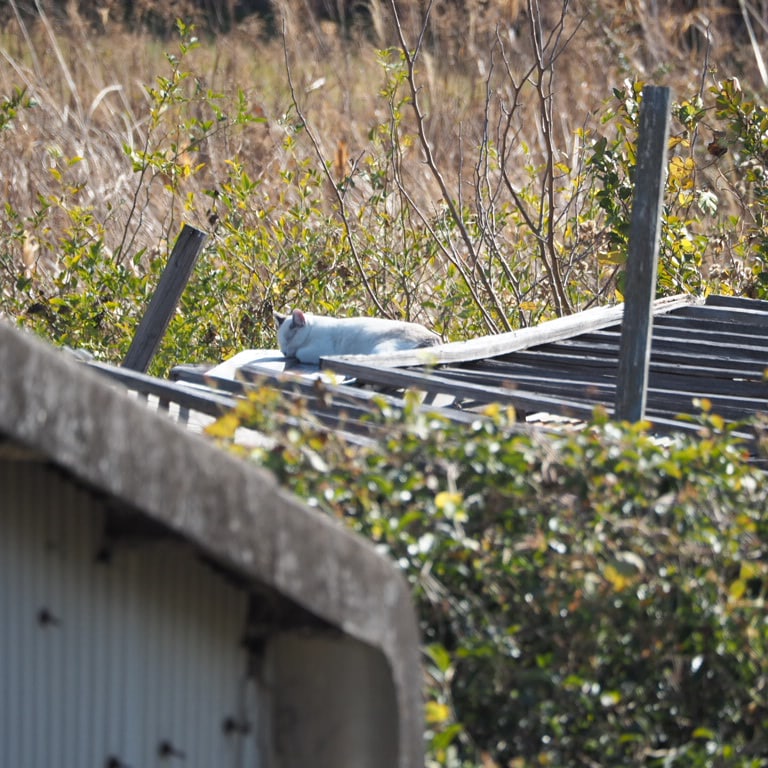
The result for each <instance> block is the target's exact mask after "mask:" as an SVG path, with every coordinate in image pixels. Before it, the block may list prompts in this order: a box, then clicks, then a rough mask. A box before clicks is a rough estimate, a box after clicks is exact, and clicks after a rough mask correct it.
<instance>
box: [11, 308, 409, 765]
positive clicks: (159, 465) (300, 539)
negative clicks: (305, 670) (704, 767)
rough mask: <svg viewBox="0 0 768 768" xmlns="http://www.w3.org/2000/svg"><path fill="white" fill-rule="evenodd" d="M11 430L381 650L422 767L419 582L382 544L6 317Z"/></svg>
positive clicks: (405, 756)
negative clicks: (414, 587)
mask: <svg viewBox="0 0 768 768" xmlns="http://www.w3.org/2000/svg"><path fill="white" fill-rule="evenodd" d="M0 435H5V436H7V437H10V438H12V439H13V440H15V441H18V442H20V443H22V444H23V445H24V446H26V447H27V448H31V449H33V450H35V451H39V452H40V453H41V454H43V455H45V456H46V457H48V458H49V459H50V461H52V462H53V463H54V464H56V465H58V466H61V467H63V468H65V469H66V470H68V471H69V472H71V473H72V474H73V475H74V476H75V477H77V478H79V479H80V480H82V481H83V482H86V483H88V484H90V485H92V486H94V487H96V488H98V489H100V490H102V491H104V492H106V493H108V494H109V495H111V496H114V497H115V498H118V499H120V500H122V501H124V502H127V503H129V504H131V505H132V506H134V507H135V508H137V509H138V510H139V511H140V512H142V513H143V514H145V515H147V516H148V517H150V518H152V519H154V520H156V521H158V522H160V523H162V524H164V525H167V526H168V527H170V528H171V529H173V530H174V531H176V532H177V533H178V534H179V535H180V536H182V537H184V538H185V539H188V540H189V541H191V542H193V543H194V544H195V545H196V546H198V547H200V548H201V549H202V550H203V551H205V552H207V553H208V554H210V555H212V556H213V557H215V558H217V559H218V560H220V561H222V562H224V563H226V564H227V565H228V566H229V567H232V568H233V569H235V570H237V571H239V572H240V573H242V574H243V575H245V576H247V577H250V578H253V579H256V580H259V581H261V582H262V583H265V584H267V585H269V586H271V587H273V588H275V589H276V590H278V591H279V592H280V593H281V594H283V595H285V596H286V597H288V598H290V599H292V600H294V601H295V602H297V603H298V604H300V605H302V606H303V607H305V608H306V609H308V610H309V611H311V612H312V613H314V614H316V615H318V616H321V617H322V618H323V619H325V620H326V621H328V622H330V623H331V624H333V625H335V626H338V627H339V628H340V629H341V630H343V631H344V632H345V633H346V634H348V635H350V636H351V637H354V638H356V639H358V640H361V641H363V642H365V643H367V644H369V645H371V646H373V647H374V648H378V649H379V650H381V652H382V653H383V654H384V656H385V658H386V659H387V660H388V662H389V664H390V667H391V669H392V673H393V678H394V682H395V685H396V689H397V697H398V705H399V713H398V720H399V724H400V733H401V735H402V749H401V760H402V762H401V766H403V767H404V766H411V765H417V764H421V765H423V720H422V714H421V697H420V692H419V689H420V681H421V673H420V660H419V632H418V624H417V621H416V616H415V612H414V609H413V605H412V602H411V598H410V589H409V587H408V584H407V581H406V580H405V578H404V576H403V575H402V573H401V572H400V571H399V570H398V569H397V568H396V566H395V565H394V564H393V563H392V562H391V561H390V560H387V559H386V558H384V557H383V556H381V555H380V554H379V553H378V552H376V550H375V549H374V547H373V545H372V544H371V543H370V542H368V541H367V540H365V539H363V538H362V537H360V536H357V535H355V534H353V533H352V532H350V531H348V530H346V529H344V528H343V527H342V526H341V525H340V524H338V523H336V522H335V521H333V520H331V519H329V518H327V517H325V516H323V515H322V514H321V513H319V512H316V511H314V510H312V509H310V508H309V507H308V506H307V505H306V504H304V503H303V502H302V501H300V500H299V499H297V498H296V497H294V496H293V495H292V494H290V493H289V492H287V491H286V490H284V489H283V488H281V487H280V486H278V484H277V481H276V480H275V478H274V477H273V476H272V475H271V474H270V473H268V472H266V471H264V470H262V469H260V468H259V467H257V466H255V465H250V464H248V462H247V461H244V460H242V459H240V458H237V457H235V456H233V455H230V454H228V453H227V452H226V451H223V450H221V449H220V448H217V447H216V446H215V445H213V444H212V443H211V442H209V441H207V440H206V439H204V438H202V437H200V436H198V435H195V434H192V433H190V432H188V431H186V430H185V429H183V428H181V427H179V426H177V425H176V424H174V423H173V422H172V421H171V420H169V419H168V418H167V417H165V416H163V415H160V414H156V413H153V412H151V411H150V410H148V409H147V408H146V407H145V406H144V405H143V404H141V403H140V402H137V401H136V400H134V399H133V398H131V397H130V396H128V395H127V394H126V393H125V392H124V391H121V389H120V388H119V387H116V386H115V385H113V384H111V383H110V382H108V381H107V380H106V379H105V378H104V377H103V376H100V375H98V374H97V373H95V372H94V371H91V370H89V369H88V368H87V367H86V366H85V365H83V364H82V363H79V362H77V361H76V360H75V359H74V358H73V357H72V356H71V355H68V354H66V353H64V352H62V351H60V350H57V349H55V348H54V347H52V346H50V345H49V344H46V343H45V342H43V341H41V340H40V339H38V338H36V337H34V336H33V335H31V334H29V333H27V332H24V331H20V330H18V329H16V328H13V327H11V326H10V325H8V324H7V323H4V322H0ZM118 468H119V471H117V470H118Z"/></svg>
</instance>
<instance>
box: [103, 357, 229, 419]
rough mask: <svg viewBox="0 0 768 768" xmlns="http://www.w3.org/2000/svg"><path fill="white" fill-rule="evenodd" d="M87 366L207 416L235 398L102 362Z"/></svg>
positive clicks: (226, 407) (218, 412)
mask: <svg viewBox="0 0 768 768" xmlns="http://www.w3.org/2000/svg"><path fill="white" fill-rule="evenodd" d="M88 366H89V367H90V368H93V369H94V370H96V371H98V372H99V373H101V374H103V375H105V376H108V377H109V378H111V379H114V380H116V381H119V382H120V383H121V384H123V385H124V386H125V387H127V388H128V389H130V390H131V391H133V392H138V393H141V394H143V395H153V396H154V397H157V398H158V399H159V400H161V401H165V402H166V403H169V402H173V403H176V404H177V405H179V406H180V407H183V408H189V409H190V410H194V411H198V412H199V413H204V414H205V415H207V416H221V414H222V413H225V412H226V411H228V410H229V409H231V408H233V407H234V406H235V404H236V402H237V401H236V400H235V399H234V398H232V397H228V396H227V395H226V394H222V393H220V392H214V391H212V390H202V389H189V388H187V387H184V386H181V385H179V384H176V383H174V382H170V381H165V380H164V379H157V378H154V377H153V376H147V375H146V374H144V373H140V372H139V371H132V370H131V369H129V368H117V367H115V366H112V365H105V364H104V363H97V362H91V363H88Z"/></svg>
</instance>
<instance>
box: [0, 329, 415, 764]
mask: <svg viewBox="0 0 768 768" xmlns="http://www.w3.org/2000/svg"><path fill="white" fill-rule="evenodd" d="M0 516H1V517H2V526H3V536H2V537H0V685H1V686H2V691H3V695H2V698H1V699H0V765H3V766H24V768H50V766H53V765H58V766H63V767H66V766H78V767H79V768H82V767H84V766H92V767H95V768H121V767H124V768H129V767H130V768H139V767H141V768H151V767H152V766H156V767H157V768H167V767H168V766H173V765H179V766H181V765H183V766H185V767H188V768H192V767H194V766H199V767H202V766H205V767H206V768H210V766H217V767H219V768H224V767H225V766H232V767H233V768H234V767H235V766H237V767H238V768H240V767H241V766H248V767H249V768H262V767H265V766H269V767H270V768H271V767H275V768H293V767H294V766H308V765H311V766H313V767H314V768H319V767H321V766H327V767H328V768H338V767H339V766H355V767H356V768H367V767H370V768H379V767H381V768H384V767H385V766H386V767H387V768H389V767H390V766H401V768H411V767H415V766H417V765H423V747H422V738H423V723H422V715H421V703H420V693H419V691H420V686H421V675H420V664H419V647H418V640H419V638H418V631H417V623H416V619H415V615H414V611H413V607H412V604H411V601H410V596H409V588H408V585H407V583H406V581H405V580H404V578H403V577H402V575H401V574H400V572H399V571H398V570H397V569H396V568H395V566H394V565H393V564H392V563H391V562H389V561H388V560H386V559H385V558H383V557H382V556H380V555H379V554H378V553H377V552H375V550H374V549H373V547H372V546H371V545H370V544H369V543H368V542H366V541H364V540H362V539H361V538H360V537H357V536H355V535H353V534H352V533H350V532H349V531H347V530H345V529H343V528H342V527H341V526H340V525H337V524H336V523H334V522H333V521H331V520H329V519H327V518H325V517H323V516H322V515H320V514H318V513H316V512H314V511H313V510H311V509H310V508H308V507H307V506H306V505H304V504H303V503H300V502H299V501H298V500H296V499H295V498H293V497H292V496H291V495H289V494H288V493H286V492H285V491H283V490H281V489H280V488H279V487H278V486H277V484H276V482H275V480H274V478H273V477H272V476H270V475H269V474H268V473H266V472H263V471H260V470H259V469H258V468H257V467H255V466H251V465H249V464H248V463H246V462H244V461H242V460H240V459H238V458H236V457H234V456H231V455H229V454H227V453H226V452H224V451H221V450H220V449H218V448H216V447H214V446H213V445H212V444H210V443H209V442H208V441H206V440H204V439H203V438H201V437H200V436H198V435H195V434H193V433H192V432H190V431H188V430H186V429H182V428H180V427H179V426H178V425H177V424H175V423H173V422H172V421H171V420H169V419H167V418H165V417H163V416H160V415H158V414H157V413H153V412H152V411H151V410H150V409H147V408H146V407H145V406H144V405H143V404H142V403H139V402H137V401H136V400H135V399H132V398H131V397H129V396H128V393H127V391H126V390H125V389H123V388H118V387H115V386H114V385H113V384H112V383H111V382H109V381H108V380H107V379H106V378H105V377H104V376H102V375H99V373H98V372H97V371H94V370H92V369H89V367H87V366H84V365H82V364H80V363H78V362H76V361H75V360H74V359H73V358H72V357H71V356H70V355H69V354H67V353H65V352H62V351H58V350H55V349H53V348H51V347H50V346H48V345H46V344H44V343H43V342H41V341H40V340H38V339H36V338H33V337H31V336H30V335H28V334H26V333H23V332H20V331H18V330H16V329H14V328H11V327H10V326H8V325H5V324H0Z"/></svg>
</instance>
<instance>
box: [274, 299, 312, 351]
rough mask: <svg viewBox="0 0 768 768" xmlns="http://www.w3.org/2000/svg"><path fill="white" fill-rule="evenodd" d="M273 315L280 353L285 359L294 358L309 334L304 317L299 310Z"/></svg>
mask: <svg viewBox="0 0 768 768" xmlns="http://www.w3.org/2000/svg"><path fill="white" fill-rule="evenodd" d="M273 315H274V318H275V325H276V326H277V343H278V345H279V347H280V351H281V352H282V353H283V354H284V355H285V356H286V357H296V352H297V351H298V349H299V348H300V347H301V345H302V344H303V343H304V340H305V339H306V337H307V335H308V333H309V324H308V323H307V318H306V316H305V315H304V313H303V312H302V311H301V310H300V309H294V310H293V312H291V313H290V314H287V315H283V314H281V313H280V312H274V313H273Z"/></svg>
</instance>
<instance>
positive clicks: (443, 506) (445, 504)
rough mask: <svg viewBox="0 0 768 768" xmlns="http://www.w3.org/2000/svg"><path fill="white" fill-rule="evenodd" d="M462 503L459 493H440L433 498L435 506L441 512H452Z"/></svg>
mask: <svg viewBox="0 0 768 768" xmlns="http://www.w3.org/2000/svg"><path fill="white" fill-rule="evenodd" d="M461 502H462V495H461V494H460V493H451V492H450V491H440V493H438V494H437V496H435V506H436V507H437V508H438V509H439V510H440V511H441V512H443V511H445V510H449V509H450V510H453V509H455V508H456V507H458V506H459V504H461Z"/></svg>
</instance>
